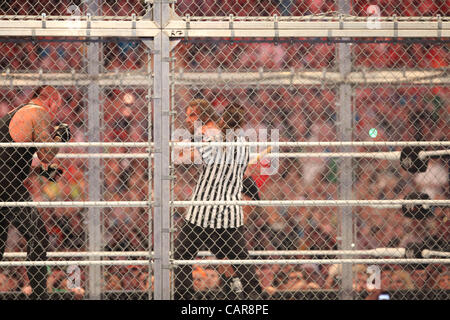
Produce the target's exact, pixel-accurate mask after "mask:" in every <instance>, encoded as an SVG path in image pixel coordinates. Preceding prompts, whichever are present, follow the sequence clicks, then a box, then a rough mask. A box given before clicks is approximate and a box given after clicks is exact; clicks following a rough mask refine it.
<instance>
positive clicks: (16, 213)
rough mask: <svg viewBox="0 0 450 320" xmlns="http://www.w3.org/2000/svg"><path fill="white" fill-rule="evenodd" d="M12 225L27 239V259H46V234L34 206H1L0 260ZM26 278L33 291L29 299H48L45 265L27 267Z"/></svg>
mask: <svg viewBox="0 0 450 320" xmlns="http://www.w3.org/2000/svg"><path fill="white" fill-rule="evenodd" d="M10 225H13V226H14V227H16V228H17V230H18V231H19V232H20V233H21V234H22V235H23V236H24V237H25V239H26V240H27V261H37V260H46V259H47V248H48V244H49V243H48V234H47V230H46V228H45V224H44V221H43V220H42V218H41V216H40V214H39V212H38V211H37V209H36V208H32V207H1V208H0V260H3V253H4V252H5V247H6V241H7V238H8V230H9V227H10ZM27 274H28V279H29V282H30V286H31V288H32V289H33V293H32V295H31V296H30V298H31V299H48V294H47V267H46V266H29V267H27Z"/></svg>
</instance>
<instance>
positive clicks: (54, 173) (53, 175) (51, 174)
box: [38, 163, 64, 182]
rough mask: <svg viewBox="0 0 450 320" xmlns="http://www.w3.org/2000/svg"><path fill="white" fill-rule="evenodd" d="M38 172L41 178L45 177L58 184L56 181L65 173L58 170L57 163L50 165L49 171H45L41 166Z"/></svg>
mask: <svg viewBox="0 0 450 320" xmlns="http://www.w3.org/2000/svg"><path fill="white" fill-rule="evenodd" d="M38 170H39V171H38V174H39V175H40V176H41V177H44V178H46V179H47V180H49V181H51V182H56V179H58V178H59V177H60V176H61V175H62V174H63V172H64V171H63V170H62V169H60V168H58V165H57V164H56V163H53V164H51V165H49V166H48V168H47V170H45V169H44V168H43V167H42V166H40V167H39V169H38Z"/></svg>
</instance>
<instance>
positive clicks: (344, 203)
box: [0, 199, 450, 208]
mask: <svg viewBox="0 0 450 320" xmlns="http://www.w3.org/2000/svg"><path fill="white" fill-rule="evenodd" d="M156 204H157V202H155V201H35V202H34V201H24V202H0V205H1V206H3V207H41V208H52V207H65V208H85V207H136V208H144V207H148V206H149V205H156ZM419 204H422V205H429V206H450V200H424V199H412V200H217V201H170V203H169V205H171V206H172V207H189V206H209V205H229V206H234V205H238V206H277V207H282V206H286V207H287V206H297V207H310V206H320V207H349V206H350V207H359V206H364V207H380V208H389V206H392V207H393V208H397V207H398V206H399V205H400V206H401V205H419Z"/></svg>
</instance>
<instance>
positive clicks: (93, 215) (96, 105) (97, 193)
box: [87, 0, 102, 300]
mask: <svg viewBox="0 0 450 320" xmlns="http://www.w3.org/2000/svg"><path fill="white" fill-rule="evenodd" d="M87 13H89V14H91V15H99V13H100V7H99V0H89V2H88V3H87ZM87 59H88V61H87V71H88V74H89V75H90V76H91V79H96V78H97V76H98V74H99V72H100V44H99V43H93V42H92V43H89V44H88V48H87ZM100 109H101V106H100V88H99V84H98V82H97V81H96V80H93V81H91V82H90V83H89V86H88V137H89V139H90V141H100V124H101V115H102V114H101V110H100ZM88 152H89V153H97V152H101V150H99V148H95V147H90V148H88ZM88 163H89V167H88V168H89V169H88V172H89V176H88V186H89V188H88V190H89V191H88V195H89V200H90V201H100V200H101V187H102V181H101V166H100V159H99V158H97V159H93V158H91V159H89V162H88ZM100 210H101V209H100V208H89V214H88V218H87V224H88V236H89V251H101V247H102V224H101V211H100ZM90 259H91V260H95V259H96V258H94V257H91V258H90ZM101 274H102V273H101V266H99V265H94V266H89V299H91V300H99V299H101Z"/></svg>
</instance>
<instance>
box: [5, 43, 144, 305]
mask: <svg viewBox="0 0 450 320" xmlns="http://www.w3.org/2000/svg"><path fill="white" fill-rule="evenodd" d="M1 47H2V48H3V49H4V51H3V52H2V57H1V68H2V70H3V73H2V79H1V82H2V84H1V87H0V106H1V116H2V117H5V116H7V114H8V113H9V112H11V111H12V110H14V109H16V108H18V107H20V106H22V105H26V104H28V103H29V102H30V100H32V99H33V98H36V90H37V88H41V87H45V86H48V85H51V86H54V87H55V88H56V89H57V90H58V92H59V94H60V95H61V98H62V101H63V103H62V107H61V108H60V109H59V110H58V112H57V114H56V116H55V118H54V121H53V123H52V125H57V124H59V123H66V124H68V126H69V128H70V131H71V133H72V139H71V140H70V142H71V143H75V145H74V146H67V147H62V148H60V149H59V153H58V154H57V155H56V158H55V161H54V163H56V164H57V165H58V167H59V168H61V169H62V170H63V173H62V176H61V177H60V178H59V179H57V180H56V181H51V180H49V179H46V178H44V177H42V176H40V175H39V174H37V173H36V172H37V169H38V168H39V160H38V159H37V158H36V157H35V158H34V159H33V162H32V173H31V174H30V175H29V176H28V178H27V179H26V180H25V186H26V187H27V189H28V192H29V193H30V195H31V198H32V199H33V201H35V202H46V201H61V202H65V201H71V202H77V203H80V202H84V201H109V202H117V201H124V202H125V201H126V202H130V201H141V202H142V201H143V202H148V201H149V194H150V192H151V188H150V186H151V175H149V170H151V167H149V160H151V159H150V158H149V153H148V148H147V147H146V146H144V147H139V146H137V147H133V144H135V143H141V144H142V143H148V141H150V139H151V136H149V132H151V131H150V130H151V121H152V119H151V114H152V112H151V102H150V97H151V83H152V82H151V68H152V67H151V66H152V64H151V55H150V54H149V49H148V48H147V47H146V46H145V45H144V44H143V43H142V42H139V41H133V40H127V39H124V40H122V41H116V42H103V41H101V42H99V41H97V42H95V41H93V42H89V41H84V40H81V39H80V40H74V41H67V40H62V39H56V38H53V39H49V40H44V39H37V40H36V41H33V42H31V41H24V40H23V39H8V41H6V40H5V42H2V43H1ZM98 141H101V142H105V143H110V144H111V145H110V146H101V147H95V146H94V147H92V146H88V147H86V146H83V144H84V143H87V142H98ZM2 142H5V141H2ZM123 143H128V145H126V144H123ZM77 144H78V145H79V146H78V145H77ZM2 161H4V160H2ZM2 181H3V180H2ZM3 182H4V181H3ZM36 210H37V211H38V214H39V216H40V217H41V218H42V221H43V224H44V225H45V229H44V228H43V229H41V230H38V231H37V233H38V234H40V235H41V238H43V239H45V238H47V240H48V247H47V251H48V260H49V261H50V262H57V261H69V262H70V261H71V260H75V261H80V260H86V258H89V255H88V254H89V251H91V252H96V253H94V254H93V255H92V257H91V260H105V261H104V262H103V264H101V265H95V264H91V265H77V264H70V263H69V264H68V265H64V264H62V265H57V264H56V265H50V266H48V267H47V274H46V277H47V283H46V287H47V288H46V289H47V291H48V292H49V293H52V294H57V295H58V294H59V295H60V294H63V296H64V295H65V296H67V297H69V298H70V297H72V298H73V297H74V298H77V299H80V298H88V297H94V298H101V297H103V298H108V297H110V296H111V295H112V296H111V297H118V296H120V297H122V298H132V297H136V296H137V297H139V296H140V295H142V294H144V295H148V292H149V283H151V280H150V279H151V277H152V272H151V270H149V268H148V260H147V265H135V264H133V261H130V263H129V264H128V263H122V264H119V265H108V262H107V261H108V260H120V261H122V262H123V261H124V260H135V259H141V258H146V257H145V256H146V255H147V256H148V252H150V250H151V247H152V243H151V239H152V231H151V228H152V227H151V223H150V220H151V216H150V215H149V208H148V206H147V205H142V206H140V207H121V206H120V204H119V206H117V205H116V206H107V205H105V206H103V207H84V206H83V204H82V203H81V204H79V205H74V206H72V207H51V208H47V207H39V208H37V209H36ZM11 211H12V215H13V216H14V217H16V216H17V217H16V219H14V218H13V217H11V219H8V221H6V220H5V221H4V220H2V225H1V227H0V228H1V231H2V241H3V236H5V237H6V236H7V238H5V240H6V244H5V251H6V253H5V255H4V261H5V262H6V261H8V262H13V261H21V260H24V258H25V252H27V248H28V247H27V241H26V240H28V238H27V234H24V232H25V233H31V234H32V233H33V230H32V228H33V225H29V224H27V223H26V221H25V220H23V219H26V217H25V218H23V219H21V216H22V215H21V214H18V212H20V210H19V211H17V208H16V210H14V209H11ZM2 218H3V217H2ZM31 236H32V235H31ZM42 241H45V240H42ZM28 242H30V241H28ZM122 252H124V253H123V254H121V255H119V254H118V253H122ZM129 252H141V256H142V257H139V256H138V257H136V258H133V257H132V256H130V255H129V254H128V253H129ZM142 252H146V253H147V254H142ZM101 253H103V258H102V256H101V255H100V254H101ZM87 261H89V259H87ZM144 261H145V260H144ZM125 262H126V261H125ZM44 268H45V267H44ZM0 270H1V272H0V275H1V280H2V281H1V287H0V291H1V292H2V294H6V297H9V298H14V299H15V298H18V299H21V298H24V297H25V296H28V295H29V294H30V292H31V286H30V279H29V276H28V275H27V273H26V268H24V267H17V266H1V269H0ZM36 298H38V299H40V298H42V297H39V296H38V297H36Z"/></svg>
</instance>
